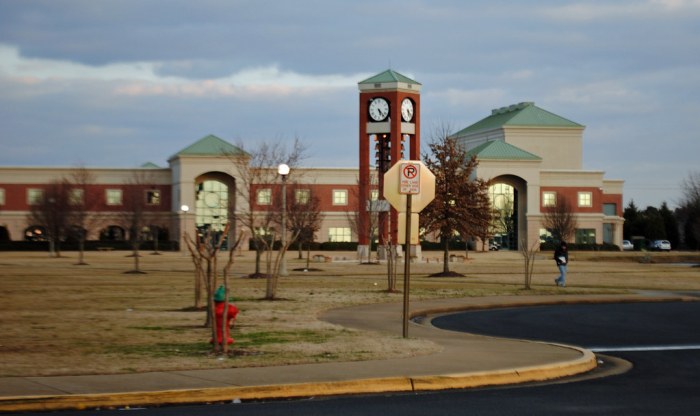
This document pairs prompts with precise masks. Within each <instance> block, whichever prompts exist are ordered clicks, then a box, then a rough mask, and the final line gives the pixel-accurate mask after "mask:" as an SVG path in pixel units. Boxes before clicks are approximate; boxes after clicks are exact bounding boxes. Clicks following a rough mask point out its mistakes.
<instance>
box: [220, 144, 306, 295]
mask: <svg viewBox="0 0 700 416" xmlns="http://www.w3.org/2000/svg"><path fill="white" fill-rule="evenodd" d="M237 146H238V148H239V149H240V150H241V151H242V152H243V153H244V155H241V154H236V155H229V159H230V160H231V161H232V163H233V164H234V165H235V166H236V167H237V169H238V172H239V175H240V178H239V180H240V186H236V192H237V194H238V196H240V197H241V199H243V200H245V201H248V206H247V207H240V209H239V211H238V212H237V213H236V219H237V220H238V221H239V222H240V223H241V224H242V225H243V226H244V227H246V228H248V230H250V235H251V237H252V239H253V244H254V246H255V250H256V261H255V273H254V274H253V275H252V277H261V276H263V274H262V273H261V271H260V262H261V259H262V254H263V253H267V254H266V255H265V259H266V263H267V265H266V269H267V273H265V277H266V278H267V279H268V282H267V283H268V284H267V293H266V295H265V298H266V299H270V300H272V299H275V297H276V288H277V280H278V277H279V265H280V262H279V261H275V262H274V264H273V261H272V253H271V251H272V248H273V243H274V241H275V239H274V235H275V231H274V230H273V225H274V222H275V219H276V213H275V212H274V211H275V210H274V206H273V204H272V201H271V200H269V201H265V200H264V198H261V199H260V200H259V199H258V196H259V195H260V194H259V192H264V193H268V192H269V195H270V196H271V195H272V189H273V187H276V186H279V185H278V183H279V175H278V174H277V167H278V166H279V165H280V164H282V163H284V164H287V165H288V166H289V167H290V173H289V177H288V179H287V180H289V181H293V180H294V179H293V178H294V176H295V175H297V174H298V173H297V171H296V169H295V168H296V167H298V166H299V163H300V162H301V160H302V159H303V156H304V152H305V150H306V149H305V147H304V146H303V144H302V143H301V142H300V141H299V139H295V140H294V143H293V144H292V147H291V149H290V150H287V148H286V147H285V146H284V145H283V144H281V143H274V144H269V143H266V142H262V143H260V144H259V145H258V147H257V148H256V149H252V150H251V149H245V145H244V144H243V143H240V144H238V145H237ZM277 214H278V213H277ZM277 221H278V222H279V220H277ZM271 237H272V238H271ZM289 241H293V240H292V239H289V240H288V243H289ZM285 251H286V248H282V249H280V252H278V256H277V258H279V257H280V256H281V255H283V254H284V252H285Z"/></svg>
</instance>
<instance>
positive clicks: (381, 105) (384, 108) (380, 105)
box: [369, 98, 389, 121]
mask: <svg viewBox="0 0 700 416" xmlns="http://www.w3.org/2000/svg"><path fill="white" fill-rule="evenodd" d="M388 116H389V103H388V102H387V100H385V99H383V98H375V99H373V100H372V101H371V102H370V103H369V117H370V118H371V119H372V120H373V121H384V120H385V119H386V118H387V117H388Z"/></svg>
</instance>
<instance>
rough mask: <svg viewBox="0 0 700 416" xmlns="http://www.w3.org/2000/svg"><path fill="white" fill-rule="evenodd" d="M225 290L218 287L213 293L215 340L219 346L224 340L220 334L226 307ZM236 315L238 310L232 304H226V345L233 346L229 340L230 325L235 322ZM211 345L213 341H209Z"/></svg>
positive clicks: (231, 340)
mask: <svg viewBox="0 0 700 416" xmlns="http://www.w3.org/2000/svg"><path fill="white" fill-rule="evenodd" d="M226 303H227V302H226V288H225V287H224V286H219V288H218V289H216V293H214V314H215V316H216V339H218V340H219V344H222V341H223V339H224V337H223V332H222V328H221V327H222V324H223V321H224V307H225V305H226ZM236 315H238V308H237V307H236V305H234V304H233V303H229V304H228V313H227V314H226V343H227V344H233V342H234V340H233V338H231V332H230V331H231V325H232V324H233V322H234V321H235V320H236ZM210 342H211V343H212V344H213V343H214V340H213V339H212V340H211V341H210Z"/></svg>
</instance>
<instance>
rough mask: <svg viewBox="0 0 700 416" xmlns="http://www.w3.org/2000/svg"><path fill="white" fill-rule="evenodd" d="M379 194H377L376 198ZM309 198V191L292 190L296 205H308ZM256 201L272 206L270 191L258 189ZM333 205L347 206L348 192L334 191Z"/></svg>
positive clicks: (268, 189)
mask: <svg viewBox="0 0 700 416" xmlns="http://www.w3.org/2000/svg"><path fill="white" fill-rule="evenodd" d="M378 196H379V194H378V193H377V197H378ZM310 198H311V190H309V189H295V190H294V200H295V202H296V203H297V204H308V203H309V199H310ZM256 200H257V203H258V205H272V189H270V188H264V189H258V191H257V195H256ZM332 201H333V205H347V204H348V191H347V189H335V190H333V195H332Z"/></svg>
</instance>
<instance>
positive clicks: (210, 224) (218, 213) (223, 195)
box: [195, 180, 229, 231]
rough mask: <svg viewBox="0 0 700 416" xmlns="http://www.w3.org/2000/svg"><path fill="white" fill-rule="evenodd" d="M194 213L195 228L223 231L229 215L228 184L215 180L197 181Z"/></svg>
mask: <svg viewBox="0 0 700 416" xmlns="http://www.w3.org/2000/svg"><path fill="white" fill-rule="evenodd" d="M195 213H196V216H195V225H196V226H197V228H199V229H202V230H212V231H223V230H224V227H225V226H226V223H227V222H228V216H229V190H228V186H226V184H225V183H223V182H220V181H216V180H205V181H202V182H201V183H199V184H198V185H197V201H196V210H195Z"/></svg>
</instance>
